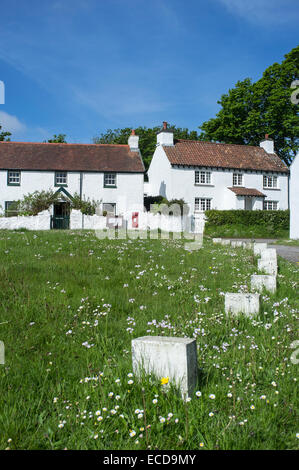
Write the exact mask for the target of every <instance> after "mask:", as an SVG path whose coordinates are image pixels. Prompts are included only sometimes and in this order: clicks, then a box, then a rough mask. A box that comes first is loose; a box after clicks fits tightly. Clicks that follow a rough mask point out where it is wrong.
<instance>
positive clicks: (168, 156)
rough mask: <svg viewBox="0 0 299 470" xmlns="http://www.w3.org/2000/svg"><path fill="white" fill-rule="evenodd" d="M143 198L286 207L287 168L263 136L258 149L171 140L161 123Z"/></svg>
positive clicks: (199, 207) (223, 206)
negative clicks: (146, 196) (152, 197)
mask: <svg viewBox="0 0 299 470" xmlns="http://www.w3.org/2000/svg"><path fill="white" fill-rule="evenodd" d="M148 177H149V183H148V185H147V188H146V192H147V194H148V195H152V196H156V195H162V196H164V197H166V198H167V199H168V200H171V199H184V200H185V202H186V203H187V204H188V205H189V207H190V208H191V213H193V214H196V213H200V212H204V211H205V210H209V209H219V210H227V209H246V210H257V209H264V210H278V209H288V179H289V170H288V167H287V166H286V164H285V163H284V162H283V161H282V160H281V159H280V158H279V157H278V156H277V155H276V153H275V150H274V142H273V140H272V139H269V137H268V135H266V136H265V139H264V140H263V141H262V142H261V143H260V146H259V147H254V146H249V145H248V146H246V145H235V144H221V143H213V142H202V141H190V140H174V137H173V132H172V131H171V129H168V128H167V123H166V122H164V123H163V129H162V130H161V131H160V132H159V133H158V135H157V147H156V150H155V152H154V155H153V159H152V162H151V164H150V167H149V170H148Z"/></svg>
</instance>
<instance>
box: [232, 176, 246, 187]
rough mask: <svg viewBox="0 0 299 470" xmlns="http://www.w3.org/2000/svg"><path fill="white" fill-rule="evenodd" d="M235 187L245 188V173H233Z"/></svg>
mask: <svg viewBox="0 0 299 470" xmlns="http://www.w3.org/2000/svg"><path fill="white" fill-rule="evenodd" d="M233 186H244V175H243V173H233Z"/></svg>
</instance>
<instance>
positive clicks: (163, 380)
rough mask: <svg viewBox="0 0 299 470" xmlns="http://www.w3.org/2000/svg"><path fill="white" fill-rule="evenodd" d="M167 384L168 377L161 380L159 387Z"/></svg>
mask: <svg viewBox="0 0 299 470" xmlns="http://www.w3.org/2000/svg"><path fill="white" fill-rule="evenodd" d="M168 382H169V377H162V379H161V385H166V384H168Z"/></svg>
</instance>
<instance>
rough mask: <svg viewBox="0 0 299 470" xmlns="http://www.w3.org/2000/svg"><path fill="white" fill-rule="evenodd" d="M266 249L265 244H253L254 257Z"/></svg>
mask: <svg viewBox="0 0 299 470" xmlns="http://www.w3.org/2000/svg"><path fill="white" fill-rule="evenodd" d="M267 248H268V245H267V243H254V245H253V252H254V254H255V255H256V256H258V255H260V254H261V252H262V251H263V250H266V249H267Z"/></svg>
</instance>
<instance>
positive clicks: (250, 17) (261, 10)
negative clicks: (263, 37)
mask: <svg viewBox="0 0 299 470" xmlns="http://www.w3.org/2000/svg"><path fill="white" fill-rule="evenodd" d="M216 2H218V3H221V4H223V5H224V6H225V7H226V8H227V9H228V10H229V11H230V12H231V13H232V14H234V15H237V16H240V17H242V18H244V19H246V20H247V21H249V22H252V23H262V24H263V25H264V26H265V27H267V26H272V25H273V24H281V23H287V22H294V21H296V22H297V21H298V13H299V7H298V0H216Z"/></svg>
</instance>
